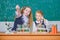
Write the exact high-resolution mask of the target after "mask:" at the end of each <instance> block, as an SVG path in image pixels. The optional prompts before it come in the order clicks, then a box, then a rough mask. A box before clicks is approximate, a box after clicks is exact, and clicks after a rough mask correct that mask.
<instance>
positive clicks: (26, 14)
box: [12, 7, 33, 31]
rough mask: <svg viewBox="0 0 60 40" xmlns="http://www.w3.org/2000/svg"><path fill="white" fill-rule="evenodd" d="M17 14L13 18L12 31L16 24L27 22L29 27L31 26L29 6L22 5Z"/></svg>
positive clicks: (14, 29)
mask: <svg viewBox="0 0 60 40" xmlns="http://www.w3.org/2000/svg"><path fill="white" fill-rule="evenodd" d="M18 14H19V16H18V17H17V18H16V19H15V22H14V27H13V28H12V31H16V29H17V25H18V24H19V25H23V24H28V26H29V27H31V26H32V21H33V20H32V13H31V8H30V7H23V8H22V10H21V12H18Z"/></svg>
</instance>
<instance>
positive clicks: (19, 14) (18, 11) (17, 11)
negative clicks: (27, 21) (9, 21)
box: [16, 5, 21, 17]
mask: <svg viewBox="0 0 60 40" xmlns="http://www.w3.org/2000/svg"><path fill="white" fill-rule="evenodd" d="M16 15H17V17H20V16H21V11H20V6H19V5H16Z"/></svg>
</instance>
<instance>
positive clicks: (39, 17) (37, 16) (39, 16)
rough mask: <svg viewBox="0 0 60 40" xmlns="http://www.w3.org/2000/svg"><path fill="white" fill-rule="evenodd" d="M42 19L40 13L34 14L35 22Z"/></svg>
mask: <svg viewBox="0 0 60 40" xmlns="http://www.w3.org/2000/svg"><path fill="white" fill-rule="evenodd" d="M42 17H43V16H42V15H41V14H40V13H36V20H38V21H40V20H41V19H42Z"/></svg>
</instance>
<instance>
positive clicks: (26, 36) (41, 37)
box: [0, 32, 60, 40]
mask: <svg viewBox="0 0 60 40" xmlns="http://www.w3.org/2000/svg"><path fill="white" fill-rule="evenodd" d="M0 40H60V33H59V32H58V33H56V34H50V33H41V32H40V33H38V32H37V33H14V34H5V33H0Z"/></svg>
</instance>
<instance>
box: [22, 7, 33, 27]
mask: <svg viewBox="0 0 60 40" xmlns="http://www.w3.org/2000/svg"><path fill="white" fill-rule="evenodd" d="M26 8H30V7H28V6H25V7H23V8H22V9H21V13H22V14H23V11H24V10H25V9H26ZM30 9H31V8H30ZM28 17H29V24H28V25H29V27H31V26H32V23H33V18H32V12H31V11H30V14H29V16H28Z"/></svg>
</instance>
